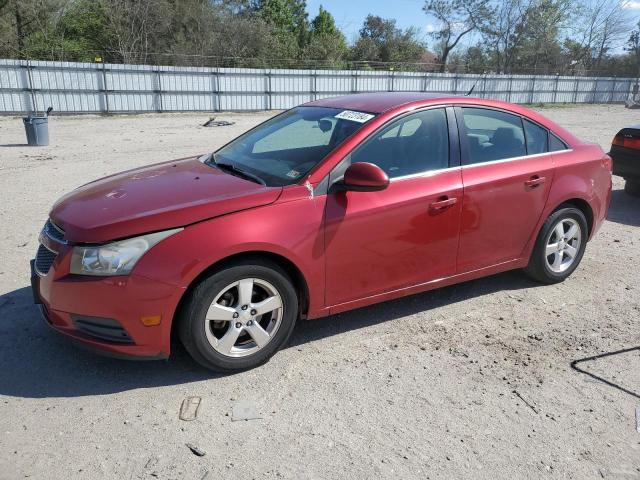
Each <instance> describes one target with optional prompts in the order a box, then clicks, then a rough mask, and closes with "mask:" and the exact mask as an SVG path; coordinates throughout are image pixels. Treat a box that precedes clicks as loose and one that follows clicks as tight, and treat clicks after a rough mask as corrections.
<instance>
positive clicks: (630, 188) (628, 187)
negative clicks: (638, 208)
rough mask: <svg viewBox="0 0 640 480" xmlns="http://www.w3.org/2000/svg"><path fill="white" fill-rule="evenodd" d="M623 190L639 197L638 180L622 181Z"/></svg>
mask: <svg viewBox="0 0 640 480" xmlns="http://www.w3.org/2000/svg"><path fill="white" fill-rule="evenodd" d="M624 191H625V193H627V194H628V195H631V196H633V197H640V181H637V180H627V181H626V182H625V183H624Z"/></svg>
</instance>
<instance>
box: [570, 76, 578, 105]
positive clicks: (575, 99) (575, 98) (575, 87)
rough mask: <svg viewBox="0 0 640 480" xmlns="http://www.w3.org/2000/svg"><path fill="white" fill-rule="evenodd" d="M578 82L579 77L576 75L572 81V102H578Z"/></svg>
mask: <svg viewBox="0 0 640 480" xmlns="http://www.w3.org/2000/svg"><path fill="white" fill-rule="evenodd" d="M579 84H580V78H579V77H576V79H575V81H574V82H573V100H572V103H578V85H579Z"/></svg>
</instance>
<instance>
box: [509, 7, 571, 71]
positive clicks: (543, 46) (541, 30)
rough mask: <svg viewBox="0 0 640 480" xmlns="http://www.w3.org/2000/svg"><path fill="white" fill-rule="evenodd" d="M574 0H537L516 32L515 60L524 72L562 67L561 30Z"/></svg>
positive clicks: (567, 19) (526, 12) (513, 43)
mask: <svg viewBox="0 0 640 480" xmlns="http://www.w3.org/2000/svg"><path fill="white" fill-rule="evenodd" d="M569 2H570V0H533V1H531V2H530V3H529V5H527V8H526V10H525V12H524V14H523V19H522V21H521V22H519V23H518V25H517V26H516V29H515V31H514V33H513V36H514V38H513V41H512V48H513V53H512V55H513V57H512V58H513V62H514V63H515V64H516V65H517V68H514V70H518V71H520V72H522V73H535V74H540V75H544V74H555V73H559V70H560V69H561V67H562V48H561V46H560V42H559V38H560V31H561V29H563V28H564V27H565V25H566V23H567V22H568V21H569V17H568V16H567V15H566V12H567V9H568V7H569Z"/></svg>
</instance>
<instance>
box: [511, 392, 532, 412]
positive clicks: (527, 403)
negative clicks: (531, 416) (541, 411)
mask: <svg viewBox="0 0 640 480" xmlns="http://www.w3.org/2000/svg"><path fill="white" fill-rule="evenodd" d="M512 393H513V394H514V395H516V396H517V397H518V398H519V399H520V400H522V401H523V402H524V404H525V405H526V406H527V407H529V408H530V409H531V410H533V411H534V412H535V413H536V415H537V414H538V410H536V407H534V406H533V405H531V404H530V403H529V402H527V401H526V400H525V399H524V398H523V396H522V395H520V394H519V393H518V391H517V390H513V392H512Z"/></svg>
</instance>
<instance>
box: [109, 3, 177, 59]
mask: <svg viewBox="0 0 640 480" xmlns="http://www.w3.org/2000/svg"><path fill="white" fill-rule="evenodd" d="M100 1H101V3H102V6H103V8H104V12H105V17H106V23H107V27H108V29H109V36H108V39H107V41H106V47H107V48H106V50H110V51H113V52H115V53H116V55H117V56H118V57H119V58H118V59H119V60H120V61H122V62H124V63H140V62H143V63H144V62H146V61H148V58H149V54H150V53H156V52H157V51H158V48H159V45H160V44H161V42H162V40H163V38H164V35H165V34H166V33H167V32H168V31H169V26H170V24H171V19H172V18H173V12H172V10H173V9H172V7H171V4H170V3H169V2H168V1H167V0H100Z"/></svg>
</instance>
